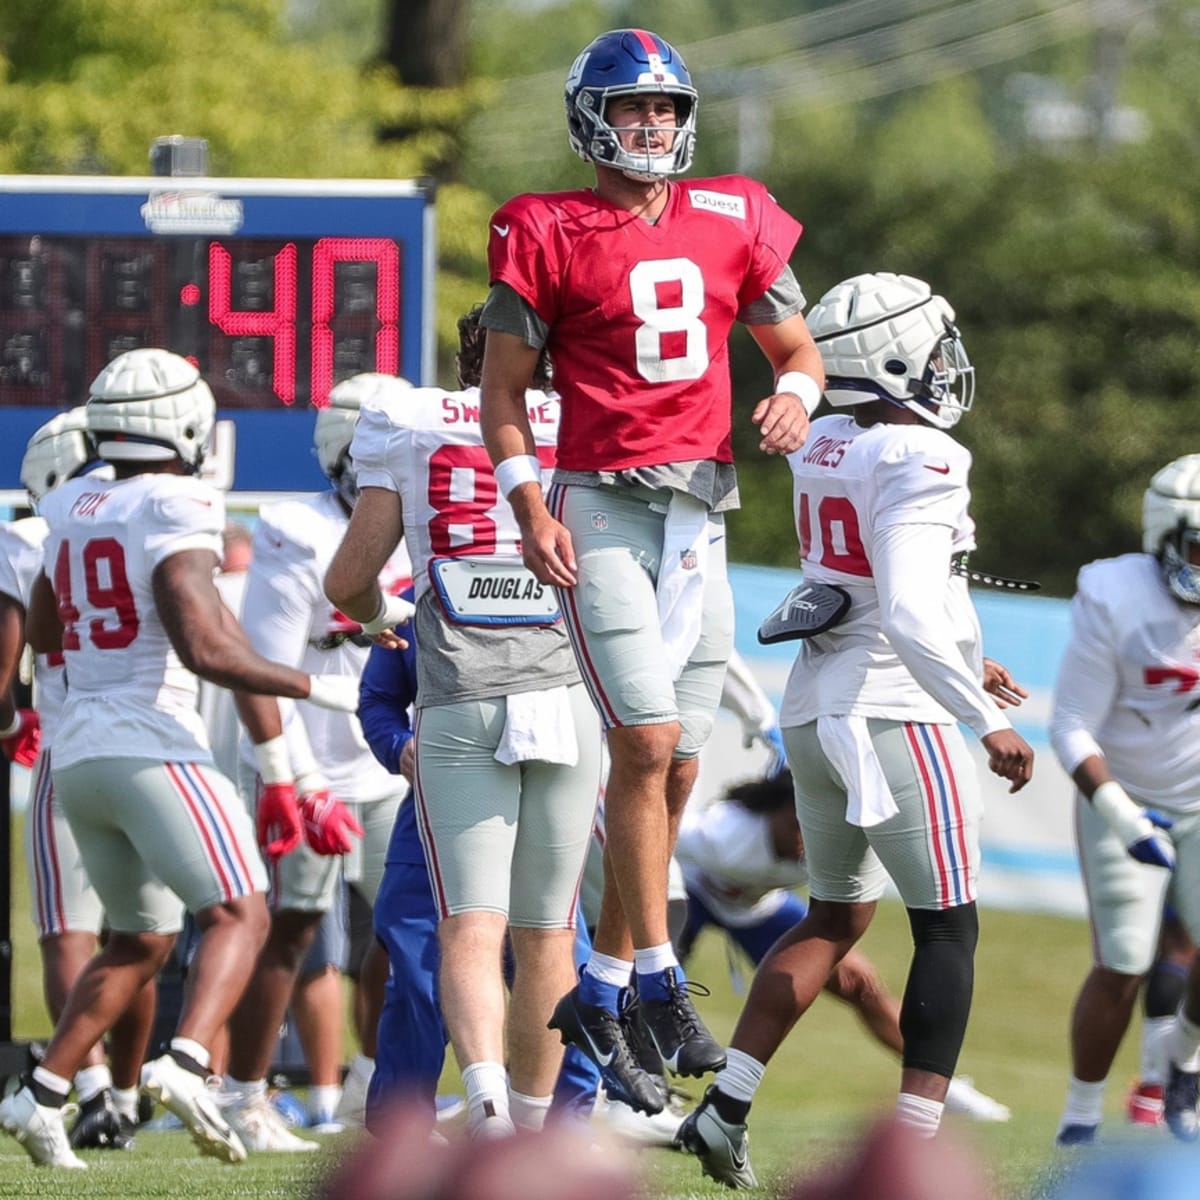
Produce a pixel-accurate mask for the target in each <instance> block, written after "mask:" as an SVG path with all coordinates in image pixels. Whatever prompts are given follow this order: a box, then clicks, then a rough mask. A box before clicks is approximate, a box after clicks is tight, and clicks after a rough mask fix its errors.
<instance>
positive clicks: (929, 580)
mask: <svg viewBox="0 0 1200 1200" xmlns="http://www.w3.org/2000/svg"><path fill="white" fill-rule="evenodd" d="M951 549H952V534H951V530H950V527H949V526H948V525H941V524H903V525H891V526H887V527H885V528H884V529H882V530H879V531H878V532H877V533H876V535H875V553H874V558H873V560H872V564H871V566H872V570H873V572H874V575H875V583H876V587H877V589H878V595H879V619H880V625H881V627H882V630H883V634H884V636H885V637H886V638H887V639H888V643H889V644H890V645H891V647H892V649H893V650H895V652H896V654H897V655H898V656H899V658H900V661H901V662H902V663H904V665H905V666H906V667H907V668H908V670H909V672H910V674H911V675H912V677H913V678H914V679H915V680H916V681H917V683H918V684H920V686H921V687H922V688H923V689H924V690H925V691H926V692H928V693H929V695H930V696H932V697H933V698H934V699H935V700H936V701H937V702H938V703H939V704H940V705H941V706H942V707H943V708H945V709H946V710H947V711H948V712H951V713H953V714H954V716H956V717H957V718H958V719H959V720H960V721H962V722H963V723H964V724H965V725H967V726H968V727H969V728H970V729H971V730H972V731H973V732H974V733H975V734H976V736H977V737H978V738H979V739H980V741H981V742H982V743H983V745H984V748H985V749H986V750H987V752H988V767H989V769H990V770H991V771H992V772H993V773H995V774H996V775H999V776H1001V777H1002V778H1004V779H1007V780H1008V781H1009V782H1010V784H1011V785H1012V786H1011V787H1010V789H1009V790H1010V791H1013V792H1015V791H1018V790H1019V789H1020V788H1022V787H1024V786H1025V784H1026V783H1028V782H1029V780H1030V778H1031V777H1032V774H1033V750H1032V749H1031V748H1030V746H1029V745H1028V743H1027V742H1026V741H1025V739H1024V738H1023V737H1021V735H1020V734H1019V733H1017V731H1016V730H1015V729H1013V727H1012V725H1011V724H1010V723H1009V720H1008V718H1007V717H1006V716H1005V715H1004V714H1003V713H1002V712H1001V711H1000V710H999V709H998V708H997V707H996V706H995V705H994V704H993V703H992V701H991V699H990V698H989V696H988V694H987V693H986V692H985V691H984V690H983V681H982V680H980V679H977V678H976V676H975V674H974V672H973V671H972V670H971V669H970V668H969V667H968V665H967V662H966V660H965V659H964V658H963V655H962V652H961V651H960V650H959V648H958V645H957V644H956V643H955V641H954V636H953V632H952V630H951V627H950V623H949V622H947V621H946V620H945V604H944V601H943V598H942V594H941V590H940V589H942V588H944V587H946V586H947V583H946V582H945V581H947V580H948V576H949V569H950V552H951Z"/></svg>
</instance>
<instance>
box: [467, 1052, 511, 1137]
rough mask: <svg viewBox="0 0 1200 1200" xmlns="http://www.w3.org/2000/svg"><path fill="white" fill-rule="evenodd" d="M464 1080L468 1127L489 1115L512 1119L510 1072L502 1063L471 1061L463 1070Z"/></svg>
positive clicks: (480, 1121) (477, 1123)
mask: <svg viewBox="0 0 1200 1200" xmlns="http://www.w3.org/2000/svg"><path fill="white" fill-rule="evenodd" d="M462 1081H463V1088H464V1089H465V1090H466V1093H467V1127H468V1128H470V1127H472V1126H475V1125H479V1124H480V1123H482V1122H483V1121H484V1120H486V1119H487V1118H488V1117H504V1118H505V1119H506V1120H511V1119H512V1118H511V1115H510V1113H509V1109H508V1072H507V1071H505V1069H504V1065H503V1064H502V1063H498V1062H477V1063H471V1065H470V1066H468V1067H466V1068H465V1069H464V1070H463V1072H462Z"/></svg>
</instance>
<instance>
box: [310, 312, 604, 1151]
mask: <svg viewBox="0 0 1200 1200" xmlns="http://www.w3.org/2000/svg"><path fill="white" fill-rule="evenodd" d="M477 319H478V313H477V312H473V313H471V314H468V315H467V316H466V317H464V318H463V325H462V328H463V331H464V337H465V340H466V343H467V348H468V349H474V350H476V351H477V350H478V349H479V343H480V341H481V340H482V337H481V331H480V330H479V328H478V326H477V325H476V321H477ZM467 335H469V336H467ZM477 369H478V368H477V366H476V370H477ZM464 377H467V378H469V377H470V376H468V375H466V372H465V371H464ZM539 382H540V383H542V384H543V385H544V382H545V380H544V377H543V376H539ZM523 403H525V404H527V405H528V413H529V419H530V421H531V423H532V425H533V428H534V429H535V430H536V436H537V448H538V452H539V456H540V457H539V462H544V463H545V464H546V465H547V467H548V466H549V465H550V464H552V463H553V460H554V443H555V436H556V434H557V432H558V417H559V406H558V401H557V400H556V399H555V398H553V397H552V396H548V395H546V394H545V392H544V391H541V390H530V391H529V393H528V395H527V397H526V399H525V401H524V402H523ZM351 455H352V457H353V459H354V465H355V470H356V472H357V479H358V484H359V487H360V489H361V492H362V494H361V496H360V498H359V502H358V505H357V506H356V507H355V510H354V516H353V518H352V519H351V522H350V529H349V531H348V532H347V534H346V539H345V541H344V542H343V543H342V545H341V548H340V549H339V550H338V553H337V555H336V557H335V558H334V561H333V564H332V565H331V567H330V568H329V573H328V575H327V576H326V581H325V587H326V591H327V593H328V594H329V597H330V599H331V600H332V601H333V602H334V603H335V604H336V605H337V606H338V607H339V608H340V609H341V610H342V611H343V612H345V613H347V614H348V615H349V616H350V617H352V618H353V619H355V620H361V621H363V629H364V630H365V631H366V632H368V633H370V634H372V635H377V636H378V637H379V641H380V644H382V645H395V644H396V643H397V642H399V641H401V640H407V638H408V637H409V636H415V640H416V641H417V643H418V644H419V646H420V652H419V653H418V655H417V678H418V688H417V699H416V705H417V716H416V733H415V743H416V758H415V787H414V793H413V794H414V799H415V802H416V806H417V807H416V812H415V816H416V819H417V824H418V828H419V829H420V834H421V840H422V842H423V844H424V847H425V857H426V863H427V867H428V871H429V877H430V881H431V885H432V888H433V897H434V901H435V903H436V906H437V916H438V920H439V924H438V939H439V943H440V947H441V968H440V972H441V974H440V984H439V987H440V994H441V1008H442V1016H443V1018H444V1020H445V1024H446V1029H447V1031H448V1032H449V1034H450V1040H451V1044H452V1045H453V1048H454V1053H455V1056H456V1058H457V1059H458V1064H459V1068H460V1071H461V1073H462V1079H463V1085H464V1088H465V1090H466V1096H467V1130H468V1133H469V1134H471V1135H472V1136H474V1137H490V1136H497V1135H504V1134H508V1133H511V1132H513V1130H514V1127H519V1126H532V1127H536V1126H539V1125H540V1124H541V1123H542V1122H543V1121H544V1119H545V1116H546V1112H547V1110H548V1108H549V1106H550V1100H551V1093H552V1089H553V1087H554V1081H555V1077H556V1075H557V1073H558V1069H559V1063H560V1060H561V1058H562V1050H561V1048H560V1046H559V1044H558V1041H557V1039H556V1038H555V1037H554V1035H553V1034H552V1033H551V1032H550V1031H549V1030H548V1029H547V1028H546V1023H547V1021H548V1020H549V1018H550V1015H551V1012H552V1010H553V1008H554V1003H555V1001H556V1000H557V998H558V997H559V996H560V995H561V994H562V993H563V992H564V991H566V990H568V989H569V988H570V986H571V983H572V981H573V979H574V975H575V969H574V963H573V958H572V944H573V941H574V927H575V919H576V896H577V892H578V887H579V876H580V873H581V871H582V869H583V860H584V855H585V853H586V850H587V844H588V839H589V836H590V834H591V827H592V817H593V814H594V812H595V807H596V795H597V789H598V785H599V771H600V731H599V726H598V724H597V722H596V717H595V713H594V710H593V709H592V706H591V704H590V702H589V701H588V698H587V695H586V692H585V690H584V688H583V685H582V684H581V682H580V680H579V673H578V671H577V670H576V667H575V661H574V657H573V655H572V653H571V647H570V643H569V642H568V640H567V635H566V632H565V630H564V629H563V626H562V621H561V618H560V614H559V608H558V602H557V600H556V598H555V594H554V590H553V589H552V588H550V587H549V586H547V585H545V584H543V583H541V582H539V580H538V579H536V578H535V576H534V575H533V574H532V573H531V572H530V571H529V570H528V569H526V568H525V567H524V566H523V565H522V563H521V560H520V557H519V548H518V537H519V532H518V529H517V523H516V520H515V519H514V517H513V513H512V510H511V509H510V508H509V506H508V504H507V503H506V502H505V501H504V499H503V497H501V496H500V495H499V493H498V491H497V484H496V480H495V478H494V476H493V473H492V465H491V462H490V460H489V458H488V453H487V451H486V450H485V449H484V446H483V440H482V434H481V430H480V413H479V392H478V390H477V389H475V388H468V389H467V390H465V391H460V392H445V391H443V390H441V389H438V388H423V389H417V390H415V391H412V392H406V393H404V394H395V393H393V394H391V395H387V394H381V395H379V396H378V397H377V398H376V399H374V400H372V401H369V402H366V403H364V408H363V413H362V417H361V418H360V420H359V425H358V429H357V430H356V431H355V434H354V442H353V444H352V446H351ZM539 469H540V468H539ZM401 534H403V536H404V539H405V541H406V542H407V544H408V547H409V553H410V554H411V555H412V556H413V563H414V567H415V573H414V575H415V591H416V597H417V599H416V610H415V614H413V617H412V624H413V633H412V635H409V634H408V633H407V627H406V626H402V627H401V628H402V630H405V632H404V637H403V639H402V638H399V637H397V635H396V634H395V633H394V632H393V626H395V624H396V622H397V619H398V618H404V619H407V617H408V615H409V614H410V613H412V611H413V610H412V606H411V605H405V604H401V603H399V602H398V601H396V600H394V599H392V598H389V597H387V596H385V595H383V594H381V592H380V590H379V588H378V585H377V584H376V581H375V574H376V572H377V570H378V565H379V564H380V563H381V562H382V561H383V560H384V558H385V557H386V555H387V554H388V553H389V552H390V550H391V548H392V547H393V546H395V545H396V544H397V542H398V541H399V539H400V536H401ZM506 932H507V933H508V934H510V935H511V942H512V948H513V956H514V959H515V972H514V978H513V984H512V998H511V1002H509V1003H508V1004H507V1011H508V1022H509V1024H508V1037H507V1043H506V1038H505V1012H506V993H505V987H504V979H503V975H502V971H501V959H502V948H503V945H504V939H505V935H506ZM506 1062H507V1065H508V1070H507V1072H506V1071H505V1063H506Z"/></svg>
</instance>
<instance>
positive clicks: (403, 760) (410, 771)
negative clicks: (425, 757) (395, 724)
mask: <svg viewBox="0 0 1200 1200" xmlns="http://www.w3.org/2000/svg"><path fill="white" fill-rule="evenodd" d="M416 773H417V746H416V743H415V741H414V740H413V739H412V738H409V739H408V741H407V742H405V743H404V749H403V750H401V751H400V774H401V775H403V776H404V778H405V779H407V780H408V782H409V783H412V781H413V778H414V777H415V775H416Z"/></svg>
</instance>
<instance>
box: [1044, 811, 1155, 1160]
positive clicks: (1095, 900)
mask: <svg viewBox="0 0 1200 1200" xmlns="http://www.w3.org/2000/svg"><path fill="white" fill-rule="evenodd" d="M1075 814H1076V822H1075V837H1076V844H1077V847H1078V851H1079V865H1080V870H1081V872H1082V874H1083V883H1084V892H1085V894H1086V896H1087V901H1088V917H1089V920H1090V922H1091V931H1092V963H1093V965H1092V968H1091V970H1090V971H1089V973H1088V975H1087V977H1086V978H1085V980H1084V982H1083V986H1082V987H1081V988H1080V990H1079V994H1078V996H1077V997H1076V999H1075V1004H1074V1007H1073V1009H1072V1011H1071V1025H1070V1039H1071V1040H1070V1044H1071V1078H1070V1080H1069V1082H1068V1086H1067V1099H1066V1104H1065V1106H1064V1108H1063V1115H1062V1118H1061V1120H1060V1122H1059V1129H1058V1134H1057V1138H1058V1141H1059V1142H1060V1144H1078V1143H1086V1142H1091V1141H1093V1140H1094V1139H1095V1136H1096V1131H1097V1129H1098V1128H1099V1126H1100V1121H1101V1118H1102V1116H1103V1113H1104V1093H1105V1085H1106V1083H1107V1080H1108V1073H1109V1071H1110V1069H1111V1068H1112V1064H1113V1059H1114V1058H1115V1057H1116V1054H1117V1050H1118V1048H1119V1047H1120V1045H1121V1039H1122V1038H1123V1037H1124V1036H1125V1031H1126V1030H1127V1029H1128V1028H1129V1021H1130V1018H1131V1017H1132V1015H1133V1008H1134V1005H1135V1003H1136V1002H1137V994H1138V988H1139V987H1140V985H1141V981H1142V979H1143V977H1144V975H1145V973H1146V971H1147V970H1148V969H1149V967H1150V964H1151V963H1152V961H1153V959H1154V951H1155V948H1156V946H1157V944H1158V928H1159V922H1160V919H1161V914H1162V904H1163V896H1164V893H1165V891H1166V887H1167V882H1168V877H1167V872H1165V871H1162V870H1158V869H1156V868H1153V867H1148V866H1145V865H1144V864H1142V863H1138V862H1135V861H1134V860H1133V859H1132V858H1130V857H1129V855H1128V854H1127V853H1126V851H1125V847H1124V846H1123V845H1122V844H1121V841H1120V839H1119V838H1118V837H1117V836H1116V835H1115V834H1114V833H1113V832H1112V830H1111V829H1110V828H1109V826H1108V823H1107V822H1106V821H1105V820H1104V818H1103V817H1101V816H1100V815H1099V814H1098V813H1097V812H1096V811H1095V810H1094V809H1093V808H1092V806H1091V805H1090V804H1089V803H1087V801H1085V800H1084V799H1083V798H1082V797H1080V796H1076V800H1075Z"/></svg>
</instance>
